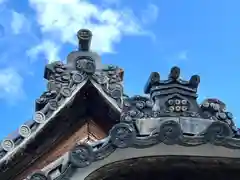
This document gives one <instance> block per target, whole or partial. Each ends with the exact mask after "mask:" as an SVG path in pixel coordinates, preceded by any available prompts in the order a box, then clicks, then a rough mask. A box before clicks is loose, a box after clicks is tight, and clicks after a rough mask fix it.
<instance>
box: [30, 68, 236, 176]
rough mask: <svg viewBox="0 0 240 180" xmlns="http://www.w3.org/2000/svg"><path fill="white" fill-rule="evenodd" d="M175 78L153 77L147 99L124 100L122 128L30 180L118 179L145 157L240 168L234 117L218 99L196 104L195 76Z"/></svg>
mask: <svg viewBox="0 0 240 180" xmlns="http://www.w3.org/2000/svg"><path fill="white" fill-rule="evenodd" d="M179 77H180V69H179V68H178V67H173V68H172V69H171V71H170V75H169V78H168V79H167V80H161V79H160V74H159V73H157V72H154V73H152V74H151V75H150V77H149V80H148V81H147V83H146V86H145V93H147V94H150V96H139V95H137V96H133V97H125V98H124V101H123V106H122V110H121V118H120V122H119V123H117V124H116V125H114V126H113V127H112V129H111V130H110V131H109V135H108V136H107V137H106V138H105V139H102V140H99V141H96V142H94V143H90V144H85V143H79V144H76V146H75V147H74V148H73V149H72V151H70V152H68V153H67V154H66V155H65V156H63V157H62V158H60V159H59V160H58V161H56V163H53V164H51V165H49V166H47V167H46V168H44V169H43V170H42V171H41V172H35V173H33V174H31V175H30V176H29V178H30V179H31V178H32V180H34V178H37V177H41V178H42V179H41V180H45V179H47V178H49V179H58V178H60V179H61V178H70V179H73V180H75V179H87V180H92V179H96V178H100V179H101V178H103V179H104V178H106V177H108V176H110V174H111V172H113V171H114V172H115V173H116V171H118V170H119V168H120V166H122V164H123V163H126V162H127V163H126V164H128V162H129V163H130V164H131V166H133V165H134V162H136V161H137V162H140V161H142V160H141V158H144V157H145V159H146V157H148V161H151V162H153V161H155V160H156V159H158V158H160V157H161V158H163V157H164V158H165V160H166V159H174V157H175V158H176V157H177V158H178V159H179V158H180V159H182V161H187V162H188V161H194V162H193V163H195V164H194V166H195V165H196V164H197V163H198V165H199V166H206V164H212V165H213V166H221V165H224V166H228V167H230V166H231V167H233V166H235V167H236V166H238V164H239V163H240V161H239V159H240V137H239V133H238V131H237V130H236V127H235V124H234V122H233V115H232V114H231V113H230V112H228V111H227V109H226V105H225V103H223V102H222V101H220V100H218V99H215V98H210V99H206V100H204V101H203V102H202V103H201V104H198V103H197V101H196V99H197V89H198V85H199V83H200V77H199V76H197V75H194V76H192V77H191V78H190V80H189V81H185V80H182V79H180V78H179ZM152 157H157V158H155V159H154V158H152ZM187 157H188V158H187ZM189 157H191V158H190V159H191V160H189ZM139 158H140V159H139ZM149 158H150V159H149ZM144 162H147V160H146V161H144ZM196 162H197V163H196ZM116 164H117V165H116ZM119 164H121V165H119ZM128 165H129V164H128ZM131 166H130V165H129V166H128V167H129V168H130V167H131ZM56 167H64V168H59V169H58V172H59V173H58V175H57V176H55V175H54V174H53V171H52V170H53V169H54V168H55V169H56ZM125 169H126V167H125ZM44 178H45V179H44Z"/></svg>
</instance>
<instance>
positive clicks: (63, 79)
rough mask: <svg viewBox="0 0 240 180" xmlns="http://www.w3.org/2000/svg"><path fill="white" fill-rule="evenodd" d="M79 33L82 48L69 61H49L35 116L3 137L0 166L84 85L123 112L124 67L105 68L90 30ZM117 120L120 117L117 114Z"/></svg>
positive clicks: (42, 129) (118, 113)
mask: <svg viewBox="0 0 240 180" xmlns="http://www.w3.org/2000/svg"><path fill="white" fill-rule="evenodd" d="M77 37H78V41H79V49H78V50H77V51H72V52H71V53H70V54H69V55H68V56H67V63H66V64H65V63H63V62H61V61H56V62H53V63H51V64H47V65H46V67H45V71H44V78H45V79H46V80H47V81H48V82H47V89H46V91H45V92H43V93H42V95H41V96H40V97H39V98H37V99H36V103H35V113H34V115H33V119H32V120H30V121H29V122H27V123H24V125H22V126H21V127H20V128H19V130H18V131H17V132H14V133H13V134H11V135H10V137H7V138H5V139H3V140H2V142H1V146H0V169H1V167H2V168H5V167H7V166H6V164H9V163H11V162H13V163H14V161H18V159H14V158H15V157H17V156H16V154H18V153H22V152H24V151H25V148H26V147H28V146H27V145H28V144H30V143H33V142H34V140H35V138H36V137H38V136H40V134H41V133H42V132H44V131H45V129H46V127H47V126H48V125H49V124H53V123H54V122H55V120H56V119H58V118H59V117H58V116H59V114H61V113H62V112H63V110H64V109H68V107H70V106H71V104H72V103H73V102H74V99H75V98H79V96H77V95H78V94H81V93H80V90H81V89H83V87H84V91H88V89H90V88H93V89H96V92H98V93H96V96H99V97H100V99H101V98H102V100H101V101H104V102H106V103H107V104H108V105H107V106H108V107H109V108H110V109H113V111H114V114H115V115H114V116H117V117H119V116H120V112H121V108H122V104H123V85H122V81H123V70H122V69H121V68H119V67H117V66H111V68H107V69H102V65H101V57H100V56H99V55H98V54H97V53H95V52H92V51H90V45H91V39H92V32H91V31H90V30H87V29H82V30H79V31H78V33H77ZM83 94H84V93H82V95H83ZM87 98H88V101H93V100H91V97H87ZM83 99H84V98H83ZM82 101H83V100H82ZM83 113H84V112H83ZM57 121H61V120H59V119H58V120H57ZM57 121H56V122H57ZM114 121H119V119H116V118H114ZM49 122H53V123H49ZM23 154H24V153H23ZM1 165H3V166H1ZM0 172H1V171H0Z"/></svg>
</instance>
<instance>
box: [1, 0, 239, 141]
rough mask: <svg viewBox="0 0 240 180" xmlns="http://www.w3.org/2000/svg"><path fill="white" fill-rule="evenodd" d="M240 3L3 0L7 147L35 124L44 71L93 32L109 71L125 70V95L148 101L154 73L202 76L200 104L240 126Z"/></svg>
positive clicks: (3, 121) (204, 0)
mask: <svg viewBox="0 0 240 180" xmlns="http://www.w3.org/2000/svg"><path fill="white" fill-rule="evenodd" d="M239 6H240V1H237V0H229V1H226V0H221V1H219V0H211V1H209V0H194V1H193V0H191V1H190V0H151V1H150V0H141V1H137V0H132V1H127V0H102V1H100V0H92V1H87V0H85V1H83V0H21V1H20V0H19V1H16V0H0V113H1V117H0V122H1V127H0V129H1V131H0V139H1V138H3V137H4V136H6V135H7V134H9V133H10V132H11V131H13V130H15V129H16V128H18V127H19V126H20V125H21V124H22V123H24V122H25V121H27V120H29V119H31V118H32V114H33V111H34V102H35V99H36V98H37V97H39V95H40V94H41V93H42V92H43V91H44V90H45V88H46V82H45V80H44V79H43V70H44V66H45V65H46V63H48V62H52V61H54V60H63V61H64V59H65V57H66V55H67V54H68V53H69V52H70V51H71V50H74V49H76V42H77V41H76V38H75V33H76V31H77V30H78V29H80V28H90V29H91V30H92V31H93V33H94V39H93V44H92V48H93V50H95V51H97V52H99V53H101V54H102V59H103V62H104V63H110V64H116V65H119V66H121V67H122V68H124V70H125V91H126V93H128V94H130V95H133V94H142V93H143V87H144V85H145V82H146V81H147V78H148V76H149V74H150V72H151V71H158V72H160V73H161V74H162V76H163V77H166V76H167V75H168V72H169V69H170V68H171V67H172V66H174V65H178V66H179V67H181V69H182V77H184V78H189V77H190V76H191V75H193V74H199V75H200V76H201V84H200V88H199V101H201V100H203V99H204V98H206V97H213V98H219V99H220V100H222V101H224V102H225V103H226V104H227V107H228V110H229V111H231V112H232V113H233V114H234V116H235V117H236V123H237V125H238V126H240V121H238V120H237V119H238V118H239V119H240V112H239V111H238V105H239V104H238V102H240V97H239V96H237V95H238V93H239V92H240V91H239V83H240V81H239V73H237V72H238V71H239V68H240V67H239V65H240V61H239V59H240V51H239V49H240V35H239V32H240V21H239V17H240V11H239V10H238V9H239Z"/></svg>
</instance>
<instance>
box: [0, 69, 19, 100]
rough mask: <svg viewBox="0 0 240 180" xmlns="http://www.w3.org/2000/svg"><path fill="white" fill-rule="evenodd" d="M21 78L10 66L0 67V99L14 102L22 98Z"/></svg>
mask: <svg viewBox="0 0 240 180" xmlns="http://www.w3.org/2000/svg"><path fill="white" fill-rule="evenodd" d="M22 86H23V79H22V77H21V76H20V75H19V74H18V72H17V71H16V70H14V69H12V68H5V69H0V99H2V100H6V101H7V102H10V103H11V102H14V101H15V100H17V99H22V98H23V95H24V93H23V89H22Z"/></svg>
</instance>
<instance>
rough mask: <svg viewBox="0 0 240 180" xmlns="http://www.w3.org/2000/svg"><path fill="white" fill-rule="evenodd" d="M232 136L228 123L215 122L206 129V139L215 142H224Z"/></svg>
mask: <svg viewBox="0 0 240 180" xmlns="http://www.w3.org/2000/svg"><path fill="white" fill-rule="evenodd" d="M231 136H232V131H231V129H230V128H229V126H228V125H227V124H226V123H223V122H218V121H216V122H213V123H212V124H211V125H210V126H209V127H208V128H207V131H206V134H205V137H206V140H208V141H210V142H212V143H214V144H222V143H224V141H226V139H227V138H229V137H231Z"/></svg>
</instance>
